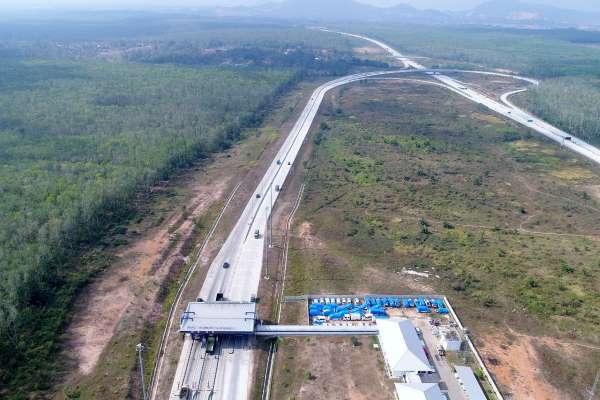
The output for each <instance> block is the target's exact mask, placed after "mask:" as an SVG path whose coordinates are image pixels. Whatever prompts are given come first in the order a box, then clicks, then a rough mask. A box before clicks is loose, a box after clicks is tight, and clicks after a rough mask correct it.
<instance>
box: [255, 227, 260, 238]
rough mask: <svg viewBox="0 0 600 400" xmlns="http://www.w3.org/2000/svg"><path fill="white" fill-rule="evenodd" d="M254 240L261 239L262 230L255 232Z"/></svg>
mask: <svg viewBox="0 0 600 400" xmlns="http://www.w3.org/2000/svg"><path fill="white" fill-rule="evenodd" d="M254 239H260V230H258V229H257V230H255V231H254Z"/></svg>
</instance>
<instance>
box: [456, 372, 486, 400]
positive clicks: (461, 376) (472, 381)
mask: <svg viewBox="0 0 600 400" xmlns="http://www.w3.org/2000/svg"><path fill="white" fill-rule="evenodd" d="M454 369H455V370H456V379H458V382H459V383H460V386H461V387H462V389H463V390H464V391H465V395H466V397H467V399H469V400H486V399H487V397H485V394H484V393H483V390H482V389H481V386H480V385H479V382H477V378H476V377H475V374H474V373H473V370H472V369H471V368H469V367H461V366H458V365H456V366H454Z"/></svg>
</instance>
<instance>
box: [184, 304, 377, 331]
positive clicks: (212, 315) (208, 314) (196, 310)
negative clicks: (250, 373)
mask: <svg viewBox="0 0 600 400" xmlns="http://www.w3.org/2000/svg"><path fill="white" fill-rule="evenodd" d="M359 324H360V325H359ZM179 331H180V332H181V333H184V334H189V335H191V336H192V338H195V339H201V338H202V337H204V336H206V335H233V336H251V335H255V336H266V337H279V336H369V335H370V336H375V335H377V334H378V333H379V331H378V329H377V325H370V324H366V323H364V322H362V323H361V322H358V324H357V325H352V324H350V323H348V324H343V323H337V324H333V325H330V324H327V325H325V324H324V325H268V324H264V323H262V322H260V321H258V320H257V319H256V303H253V302H230V301H217V302H193V303H189V305H188V307H187V309H186V311H185V312H184V313H183V315H182V317H181V327H180V329H179Z"/></svg>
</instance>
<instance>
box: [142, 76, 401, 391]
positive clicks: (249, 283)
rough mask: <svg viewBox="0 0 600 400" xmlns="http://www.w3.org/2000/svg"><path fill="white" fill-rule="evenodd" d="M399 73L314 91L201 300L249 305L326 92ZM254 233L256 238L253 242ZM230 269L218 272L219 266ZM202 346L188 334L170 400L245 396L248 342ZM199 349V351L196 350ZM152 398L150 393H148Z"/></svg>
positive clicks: (338, 82)
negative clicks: (282, 191)
mask: <svg viewBox="0 0 600 400" xmlns="http://www.w3.org/2000/svg"><path fill="white" fill-rule="evenodd" d="M397 72H402V71H377V72H369V73H362V74H355V75H350V76H347V77H343V78H339V79H336V80H333V81H331V82H328V83H326V84H324V85H322V86H320V87H319V88H317V89H316V90H315V91H314V93H313V95H312V96H311V98H310V100H309V101H308V104H307V105H306V107H305V108H304V110H303V112H302V114H301V115H300V117H299V118H298V120H297V122H296V124H295V125H294V127H293V128H292V130H291V131H290V133H289V135H288V136H287V138H286V139H285V141H284V143H283V145H282V146H281V148H280V150H279V151H278V153H277V155H276V157H275V159H274V160H273V162H272V163H271V165H270V166H269V168H268V170H267V171H266V173H265V174H264V176H263V178H262V179H261V181H260V183H259V184H258V185H257V188H256V190H255V192H254V195H253V196H252V197H251V198H250V199H249V200H248V202H247V204H246V206H245V208H244V210H243V211H242V214H241V216H240V218H239V219H238V221H237V223H236V225H235V226H234V228H233V230H232V231H231V233H230V235H229V236H228V237H227V239H226V241H225V243H224V244H223V246H222V247H221V249H220V251H219V253H218V254H217V256H216V257H215V259H214V260H213V262H212V263H211V266H210V267H209V271H208V273H207V276H206V279H205V281H204V284H203V286H202V289H201V291H200V293H199V297H200V298H202V299H203V300H205V301H215V300H216V298H217V296H218V295H219V296H221V295H222V296H223V298H224V299H226V300H231V301H249V300H251V298H252V297H253V296H255V295H256V293H257V291H258V285H259V282H260V275H261V271H262V264H263V252H264V246H265V236H266V235H265V231H266V228H267V221H268V218H269V215H270V213H271V210H272V207H273V204H275V202H276V201H277V198H278V196H279V190H277V186H279V187H280V188H281V187H283V184H284V183H285V181H286V178H287V176H288V175H289V172H290V170H291V169H292V167H293V164H294V162H295V160H296V157H297V155H298V153H299V152H300V149H301V147H302V144H303V143H304V140H305V139H306V136H307V135H308V132H309V130H310V127H311V125H312V122H313V120H314V118H315V116H316V114H317V112H318V110H319V106H320V105H321V102H322V101H323V98H324V97H325V95H326V93H327V92H328V91H330V90H332V89H334V88H336V87H339V86H341V85H345V84H348V83H351V82H356V81H360V80H363V79H366V78H368V77H373V76H379V75H386V74H393V73H397ZM255 232H258V233H259V234H258V237H257V238H255ZM225 262H227V263H229V265H230V266H229V268H223V265H224V263H225ZM203 347H204V344H203V343H202V342H199V341H193V340H192V338H191V337H190V336H189V335H187V336H186V337H185V338H184V346H183V350H182V352H181V355H180V359H179V363H178V365H177V370H176V373H175V378H174V380H173V385H172V388H171V395H170V397H171V399H179V394H180V392H181V389H182V387H183V386H186V387H188V388H190V389H191V390H192V393H193V397H191V398H194V399H196V398H197V399H203V398H208V397H210V398H212V399H213V400H217V399H244V398H247V396H248V393H249V386H248V385H249V382H250V381H251V379H250V377H251V373H252V368H251V367H252V351H251V343H250V341H249V339H245V338H238V340H237V341H236V342H235V344H231V343H223V344H222V346H221V348H222V351H221V353H220V354H219V355H207V356H203V357H198V356H193V357H190V354H194V355H195V354H197V353H198V352H200V353H203V352H204V353H205V352H206V351H205V349H204V350H203V349H202V348H203ZM199 348H200V350H199ZM217 357H218V359H219V360H218V369H217V371H216V373H215V378H214V379H213V378H212V375H211V374H206V373H203V372H202V369H203V368H204V365H205V364H207V363H209V364H211V365H214V364H215V363H216V361H215V359H216V358H217ZM206 388H210V389H208V390H207V389H206ZM153 398H155V394H153Z"/></svg>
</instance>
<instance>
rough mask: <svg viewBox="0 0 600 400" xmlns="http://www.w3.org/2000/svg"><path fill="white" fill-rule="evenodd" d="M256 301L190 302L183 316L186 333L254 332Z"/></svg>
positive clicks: (183, 326)
mask: <svg viewBox="0 0 600 400" xmlns="http://www.w3.org/2000/svg"><path fill="white" fill-rule="evenodd" d="M255 317H256V303H252V302H230V301H217V302H214V303H207V302H194V303H189V304H188V306H187V308H186V310H185V312H184V313H183V315H182V316H181V326H180V328H179V331H180V332H184V333H198V334H203V333H247V334H249V333H253V332H254V322H255Z"/></svg>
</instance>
